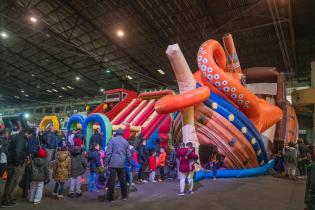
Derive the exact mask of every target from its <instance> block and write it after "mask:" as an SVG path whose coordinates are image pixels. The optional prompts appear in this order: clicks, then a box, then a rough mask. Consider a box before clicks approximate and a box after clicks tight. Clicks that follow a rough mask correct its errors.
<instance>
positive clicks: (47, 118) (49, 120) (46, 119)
mask: <svg viewBox="0 0 315 210" xmlns="http://www.w3.org/2000/svg"><path fill="white" fill-rule="evenodd" d="M49 123H52V125H53V126H54V128H55V130H59V126H60V125H59V120H58V118H57V116H45V117H44V118H43V119H42V121H41V122H40V124H39V129H40V130H41V131H42V130H45V129H46V126H47V125H48V124H49Z"/></svg>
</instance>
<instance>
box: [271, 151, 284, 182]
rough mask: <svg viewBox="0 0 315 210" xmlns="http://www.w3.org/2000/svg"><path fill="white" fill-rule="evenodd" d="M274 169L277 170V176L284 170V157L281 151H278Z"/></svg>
mask: <svg viewBox="0 0 315 210" xmlns="http://www.w3.org/2000/svg"><path fill="white" fill-rule="evenodd" d="M273 169H274V170H275V171H276V173H277V174H276V175H277V176H281V175H282V173H283V172H284V158H283V154H282V152H281V151H278V153H277V154H276V156H275V164H274V166H273Z"/></svg>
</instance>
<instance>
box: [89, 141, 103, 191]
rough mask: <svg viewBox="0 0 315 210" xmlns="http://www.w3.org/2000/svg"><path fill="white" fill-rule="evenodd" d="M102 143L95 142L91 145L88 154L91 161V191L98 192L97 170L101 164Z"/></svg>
mask: <svg viewBox="0 0 315 210" xmlns="http://www.w3.org/2000/svg"><path fill="white" fill-rule="evenodd" d="M99 150H100V145H99V144H97V143H94V144H92V145H91V150H90V152H89V153H88V154H87V158H88V160H89V161H90V180H89V192H97V191H98V190H97V188H96V171H97V168H98V167H100V166H101V163H100V156H99Z"/></svg>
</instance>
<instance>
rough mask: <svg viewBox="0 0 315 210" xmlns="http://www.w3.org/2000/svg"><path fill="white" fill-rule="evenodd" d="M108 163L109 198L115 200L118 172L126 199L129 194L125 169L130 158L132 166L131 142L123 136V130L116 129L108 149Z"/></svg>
mask: <svg viewBox="0 0 315 210" xmlns="http://www.w3.org/2000/svg"><path fill="white" fill-rule="evenodd" d="M105 157H106V165H107V166H108V170H109V173H110V176H109V184H108V192H107V200H108V201H110V202H111V201H113V199H114V190H115V180H116V174H118V179H119V182H120V188H121V195H122V199H123V200H126V199H127V196H128V190H127V181H126V171H125V161H126V159H127V160H128V166H131V162H132V159H131V153H130V149H129V143H128V141H127V140H126V139H124V138H123V130H122V129H118V130H117V131H116V135H115V137H113V138H112V139H111V140H110V141H109V143H108V145H107V149H106V155H105Z"/></svg>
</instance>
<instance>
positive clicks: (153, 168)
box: [149, 151, 156, 182]
mask: <svg viewBox="0 0 315 210" xmlns="http://www.w3.org/2000/svg"><path fill="white" fill-rule="evenodd" d="M149 170H150V175H149V181H150V182H156V181H155V173H156V152H155V151H151V155H150V157H149Z"/></svg>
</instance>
